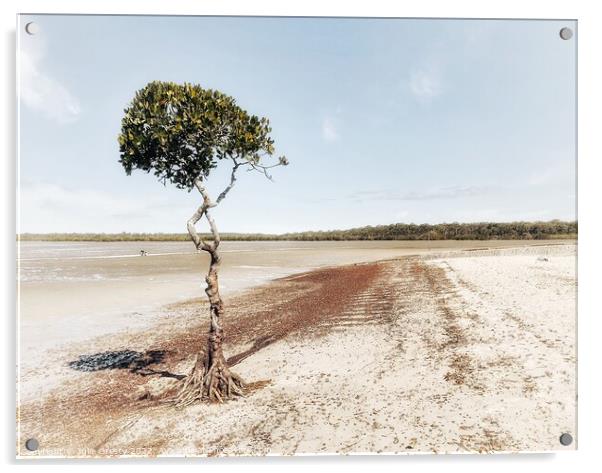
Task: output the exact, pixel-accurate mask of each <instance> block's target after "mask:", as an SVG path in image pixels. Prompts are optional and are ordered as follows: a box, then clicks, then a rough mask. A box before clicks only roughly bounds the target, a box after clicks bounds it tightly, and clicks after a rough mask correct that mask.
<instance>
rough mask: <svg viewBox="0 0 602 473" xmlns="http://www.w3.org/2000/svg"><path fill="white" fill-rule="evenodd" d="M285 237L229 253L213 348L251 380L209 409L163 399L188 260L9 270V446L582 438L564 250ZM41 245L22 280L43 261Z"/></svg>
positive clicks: (420, 448)
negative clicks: (14, 398) (87, 270)
mask: <svg viewBox="0 0 602 473" xmlns="http://www.w3.org/2000/svg"><path fill="white" fill-rule="evenodd" d="M294 243H295V245H296V246H293V245H290V247H289V248H286V249H285V250H283V251H282V253H278V252H277V251H274V249H273V248H271V249H269V251H268V249H266V252H268V253H269V254H270V255H271V256H270V259H267V260H266V259H265V258H259V259H258V258H257V255H254V254H252V252H248V251H242V249H243V248H240V249H238V250H239V251H240V253H238V254H237V259H236V260H235V263H232V264H230V263H226V264H225V267H224V271H223V275H222V281H223V284H224V286H225V291H224V292H225V303H226V308H227V315H226V317H227V318H226V320H225V332H226V336H227V338H226V340H225V350H226V355H227V357H228V362H229V364H230V365H231V366H233V369H234V370H235V371H236V372H237V373H238V374H239V375H241V376H242V377H243V378H244V379H245V380H246V381H247V382H248V383H250V385H249V386H250V389H249V392H248V393H247V396H246V397H245V398H243V399H240V400H236V401H232V402H228V403H226V404H223V405H207V404H198V405H193V406H190V407H187V408H184V409H176V408H175V407H173V406H172V405H170V404H169V403H166V401H169V399H171V398H172V397H173V394H174V390H175V389H176V388H177V385H178V382H179V380H180V379H181V378H182V377H183V376H184V375H186V374H187V373H188V371H189V370H190V367H191V366H192V364H193V362H194V354H195V353H196V352H197V351H198V349H199V348H200V347H203V346H204V342H205V332H206V329H207V320H208V318H207V303H206V301H205V299H204V298H203V297H201V296H202V295H203V294H202V292H201V289H202V288H201V287H200V285H201V283H202V268H203V266H202V261H193V263H190V261H189V260H190V258H189V257H188V256H189V255H186V254H185V255H178V253H177V251H174V252H173V253H175V254H171V255H163V256H159V255H158V256H155V257H149V258H137V259H135V258H119V257H117V258H109V259H107V258H103V259H101V260H99V261H101V262H102V264H101V265H99V266H98V267H101V268H102V267H105V269H104V270H102V269H101V270H100V271H98V273H97V274H101V275H102V274H112V275H113V276H112V277H110V278H104V279H102V278H99V280H98V281H97V282H96V283H93V282H91V281H90V278H89V275H88V277H86V278H80V279H78V278H79V276H78V275H81V274H82V268H81V267H78V265H81V264H83V263H84V262H85V260H86V259H85V258H82V259H77V255H75V254H74V255H66V256H65V255H63V256H61V257H62V258H69V257H71V258H73V259H71V260H69V261H71V263H70V266H69V267H71V268H72V274H67V276H68V277H71V279H67V281H69V283H68V284H66V283H64V284H63V285H57V286H52V284H51V283H49V282H48V281H43V280H36V279H35V278H34V279H33V280H31V281H26V282H22V284H21V291H22V292H21V294H22V298H23V299H24V300H23V301H22V307H21V310H22V312H21V317H22V319H21V320H22V324H21V340H20V343H21V350H22V351H21V356H20V366H19V370H20V371H19V373H20V379H19V397H20V401H21V406H20V409H19V412H18V420H19V421H20V425H19V432H18V439H17V441H18V446H17V449H18V454H19V455H22V456H31V455H37V456H64V455H67V456H121V455H133V456H140V455H209V456H213V455H264V454H282V455H295V454H306V453H330V454H346V453H364V452H381V453H407V452H438V453H443V452H513V451H520V450H538V451H541V450H557V449H559V448H564V449H567V448H568V449H573V448H575V446H576V443H573V445H571V446H570V447H561V446H560V445H559V443H558V437H559V435H560V434H561V433H563V432H570V433H572V434H573V436H574V437H576V434H577V432H576V412H575V411H576V399H575V397H576V379H575V363H576V352H575V339H574V336H575V328H576V327H575V321H576V290H577V281H576V257H575V256H576V255H575V252H576V246H575V245H574V244H572V243H567V242H559V243H556V244H546V243H545V242H529V245H527V244H526V242H514V243H512V244H510V243H501V244H497V242H496V244H494V243H493V242H479V244H474V245H472V246H471V247H470V248H468V245H465V247H462V246H461V245H457V246H456V247H449V245H448V246H446V245H440V246H438V245H437V244H436V242H423V243H424V244H425V245H424V248H416V247H414V248H407V247H403V246H397V247H396V246H394V245H390V246H387V245H382V244H381V245H380V246H378V244H377V242H373V245H374V247H373V248H370V249H369V251H368V250H366V248H363V249H362V248H361V247H355V248H354V242H341V243H347V244H348V245H347V246H349V247H350V248H344V247H342V248H339V249H338V250H337V251H333V248H332V247H328V245H325V246H324V247H320V248H311V247H310V250H307V249H303V248H304V245H303V244H297V242H294ZM381 243H382V242H381ZM340 246H344V245H340ZM299 248H300V249H299ZM230 249H232V250H233V251H237V248H235V247H232V248H230ZM176 250H177V249H176ZM285 253H286V255H287V257H288V258H289V259H288V260H287V261H288V263H287V264H286V265H284V264H283V263H282V260H279V259H278V258H280V256H279V255H284V254H285ZM291 255H292V256H291ZM117 256H119V254H118V255H117ZM27 258H31V259H30V260H29V261H30V263H28V260H27ZM36 258H38V257H37V256H36V255H35V254H33V255H31V254H30V255H27V254H26V255H23V254H22V260H23V261H22V264H23V265H25V266H26V268H27V265H28V264H30V267H29V269H31V272H29V273H27V274H28V275H30V274H38V273H36V271H35V270H37V269H40V273H42V274H43V273H44V272H45V271H46V272H47V271H48V268H49V267H50V266H51V265H52V263H51V260H48V261H41V259H39V258H38V259H36ZM161 258H165V261H169V262H170V265H166V264H163V265H159V266H162V267H163V268H164V270H163V271H162V272H161V273H159V274H157V272H156V269H152V268H156V267H157V262H158V261H159V260H160V259H161ZM168 258H169V260H168ZM200 258H201V256H199V259H200ZM231 261H234V260H232V259H231ZM257 261H262V263H261V264H257ZM88 263H89V258H88ZM126 263H127V264H136V265H138V266H136V268H137V269H136V272H135V274H133V273H132V272H131V271H132V269H131V267H130V268H129V269H128V270H127V271H129V272H127V271H126V270H124V265H126ZM192 264H195V265H196V266H195V270H196V271H197V272H196V273H194V272H192V271H191V270H190V267H189V266H188V265H192ZM45 265H46V266H45ZM48 265H50V266H48ZM107 265H108V266H107ZM146 265H148V267H147V266H146ZM107 268H108V269H107ZM145 268H146V269H145ZM103 271H104V273H103ZM119 271H122V273H119ZM145 271H147V272H145ZM67 273H68V271H67ZM241 273H242V274H244V275H245V277H244V278H240V279H236V278H235V277H234V276H233V275H234V274H239V275H240V274H241ZM95 274H96V273H95ZM184 274H186V275H187V276H185V277H183V275H184ZM150 278H154V279H150ZM116 281H117V282H116ZM153 281H154V282H153ZM57 284H58V283H57ZM65 284H66V285H65ZM145 285H146V286H148V287H147V288H146V292H143V293H142V294H141V293H139V292H138V291H139V290H140V288H141V287H143V286H145ZM66 287H68V288H71V289H69V291H72V292H69V294H71V295H72V297H71V298H69V297H66V294H67V293H66V292H65V293H61V290H62V291H67V289H65V288H66ZM59 288H62V289H61V290H58V289H59ZM73 288H75V289H73ZM174 292H177V293H178V294H179V295H180V297H178V298H174V297H173V294H174ZM134 293H135V294H134ZM73 294H79V295H77V296H74V295H73ZM102 294H104V295H105V297H104V298H102V297H101V296H100V295H102ZM145 294H150V295H146V296H145ZM153 294H154V296H155V297H153V296H152V295H153ZM44 295H47V296H48V297H49V298H50V299H46V303H48V300H50V301H51V302H52V301H54V302H56V304H54V303H53V304H48V305H51V306H52V307H53V309H52V310H54V311H55V312H54V313H50V314H48V313H43V307H45V306H46V305H45V304H44V303H43V301H44V299H43V296H44ZM95 297H96V298H95ZM28 298H29V299H28ZM52 298H54V299H52ZM166 298H169V303H167V302H166ZM41 301H42V302H41ZM86 301H87V305H86V303H85V302H86ZM90 301H93V303H91V302H90ZM59 302H60V304H59ZM97 302H98V303H97ZM119 306H122V308H121V311H120V310H119ZM57 307H58V308H57ZM84 308H87V309H88V311H87V312H84V310H83V309H84ZM99 313H101V314H102V316H99V315H98V314H99ZM70 317H71V319H70ZM70 320H71V322H70ZM75 320H77V323H76V322H74V321H75ZM31 437H35V438H36V439H37V440H38V441H39V442H40V449H39V450H38V451H37V452H28V451H26V450H25V449H24V448H22V445H23V444H24V442H25V440H26V439H28V438H31Z"/></svg>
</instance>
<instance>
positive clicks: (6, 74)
mask: <svg viewBox="0 0 602 473" xmlns="http://www.w3.org/2000/svg"><path fill="white" fill-rule="evenodd" d="M597 3H598V2H595V1H575V0H573V1H569V0H565V1H563V2H560V1H555V0H548V1H541V0H531V1H528V2H527V1H525V0H505V1H498V0H496V1H488V2H483V1H478V0H455V1H453V2H451V1H445V0H422V1H406V2H392V1H388V2H387V1H385V0H370V1H369V2H367V1H363V2H361V1H356V0H347V1H334V0H331V1H327V0H305V1H275V0H253V1H244V0H236V1H235V0H231V1H227V0H225V1H221V2H219V1H209V0H206V1H202V0H196V1H192V0H170V1H164V0H163V1H161V0H145V1H143V0H131V1H124V0H104V1H96V0H95V1H87V2H81V1H74V0H69V1H65V0H54V1H53V2H48V1H43V0H36V1H27V0H22V1H20V2H17V1H16V0H3V1H2V2H0V8H1V9H2V15H1V16H0V21H1V22H2V37H3V39H4V47H3V49H2V54H3V66H4V67H2V70H3V73H2V85H3V87H2V91H3V93H4V100H3V101H2V102H3V103H4V113H3V114H2V118H1V120H2V125H3V126H2V127H1V129H2V139H1V140H0V143H2V144H3V145H4V150H5V153H4V155H5V159H4V161H3V165H4V169H3V171H4V172H3V174H2V175H3V178H4V182H3V184H4V185H3V192H4V199H3V202H4V206H5V212H4V221H3V223H4V231H3V232H2V233H1V235H2V263H3V264H2V268H3V271H2V278H3V284H2V295H3V301H4V302H5V304H4V308H5V313H4V323H5V330H4V335H5V343H4V348H5V350H6V351H5V353H4V359H5V360H7V364H8V366H6V368H7V369H5V375H4V376H3V377H2V381H3V386H2V390H1V392H2V395H3V396H4V397H5V398H6V399H4V400H5V401H6V402H4V403H3V406H4V409H3V410H2V416H3V417H2V433H3V441H2V446H3V449H4V451H3V456H2V458H3V459H4V461H5V462H6V463H9V464H13V465H10V466H9V467H10V468H12V467H13V466H14V463H15V461H14V460H13V458H14V446H15V432H14V418H15V411H14V406H15V403H14V401H15V397H14V394H13V393H14V379H15V378H14V376H15V373H14V371H13V370H12V367H13V366H15V364H14V361H15V352H14V348H15V347H14V335H15V329H16V327H15V323H14V317H15V301H16V299H15V291H16V285H15V256H16V254H15V174H16V164H15V155H16V150H15V145H16V140H15V134H16V130H15V112H16V109H15V107H16V101H15V76H14V68H15V39H14V38H15V36H14V31H15V23H16V21H15V14H16V13H17V12H22V13H88V14H91V13H100V14H108V13H122V14H136V13H145V14H205V15H210V14H212V15H218V14H219V15H283V16H394V17H454V18H463V17H478V18H564V19H577V20H578V21H579V81H578V84H579V140H578V143H579V173H578V174H579V192H578V199H579V227H580V228H579V230H580V231H579V255H580V258H579V332H580V338H579V350H578V352H579V375H580V376H579V433H578V436H579V451H578V452H562V453H557V454H554V455H540V454H534V455H533V454H522V455H495V456H467V455H460V456H424V455H421V456H412V457H390V456H384V457H375V456H370V457H355V456H354V457H322V456H315V457H298V458H294V459H289V458H269V459H261V458H251V459H248V458H240V459H236V458H234V459H219V460H217V459H205V460H203V459H198V460H168V459H160V460H158V461H156V462H155V463H156V464H153V462H152V461H147V460H123V461H120V462H118V463H113V464H111V468H115V469H116V470H117V471H120V470H121V471H124V470H126V469H128V470H130V469H132V468H140V469H142V468H144V470H148V469H153V468H161V469H164V468H165V466H166V464H169V463H177V464H178V467H193V468H196V469H198V468H199V467H201V468H203V467H205V468H208V467H218V466H219V467H220V468H225V469H232V470H235V469H236V470H240V469H241V468H245V470H247V471H248V470H250V471H260V470H261V471H265V470H271V469H282V468H287V469H291V470H305V469H307V468H312V467H318V466H324V467H327V468H328V469H334V470H338V469H340V470H343V469H345V470H352V471H353V470H360V469H361V470H365V469H366V467H368V468H369V467H377V468H379V469H380V468H383V469H391V470H393V469H399V468H404V467H410V468H412V467H413V468H416V467H417V468H420V469H421V470H423V471H424V470H426V471H431V470H440V469H441V468H445V469H449V468H461V469H462V471H465V472H469V471H479V472H481V471H482V470H483V469H487V470H488V471H492V472H494V471H504V472H507V470H508V469H510V468H511V469H515V468H517V467H518V468H521V467H532V468H533V467H535V468H537V467H544V468H545V469H546V471H549V472H554V471H562V472H566V471H575V470H576V471H580V470H582V469H583V470H586V469H589V466H590V465H592V466H593V465H595V464H598V465H599V464H600V463H601V462H600V461H599V459H598V458H597V455H596V453H597V447H598V442H599V441H600V440H602V439H601V436H600V435H599V434H598V432H599V430H600V428H599V427H600V424H599V422H600V421H601V420H602V419H601V416H600V411H601V409H600V405H601V401H600V399H602V395H601V394H602V393H600V385H601V382H600V377H601V376H602V374H600V371H601V370H600V368H599V366H598V364H597V361H598V360H602V356H601V351H600V347H601V345H602V343H600V341H599V340H598V338H599V337H600V335H601V330H600V328H601V323H600V320H601V317H602V311H601V310H600V309H601V304H600V300H599V298H597V297H596V296H597V292H599V285H600V284H599V282H598V281H599V280H600V275H599V271H600V270H601V268H602V264H601V263H602V261H600V260H601V258H600V254H601V253H602V252H601V251H600V248H597V247H596V244H598V240H599V238H600V237H602V228H601V224H600V218H601V213H600V204H599V202H602V198H601V197H602V196H601V195H600V188H601V187H602V185H601V183H600V178H601V177H602V173H600V170H601V167H600V159H602V150H601V147H600V136H601V135H602V120H601V119H600V111H601V110H602V103H601V97H600V85H599V84H602V74H601V70H602V66H601V61H600V57H602V52H601V51H600V46H601V45H602V17H601V16H600V14H599V12H598V9H597V8H596V4H597ZM20 463H21V466H23V467H24V468H25V469H26V470H27V469H31V468H35V469H36V471H37V470H38V469H39V468H40V467H41V465H42V464H44V465H48V467H50V468H60V469H61V470H65V469H67V470H69V469H77V470H79V469H81V467H82V466H84V465H86V466H88V467H93V468H94V467H95V468H106V466H107V464H106V462H104V461H103V462H98V461H96V462H89V461H83V460H76V461H39V462H36V463H33V464H32V463H30V462H24V461H21V462H20ZM59 465H60V466H59Z"/></svg>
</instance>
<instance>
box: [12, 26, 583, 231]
mask: <svg viewBox="0 0 602 473" xmlns="http://www.w3.org/2000/svg"><path fill="white" fill-rule="evenodd" d="M32 21H33V22H35V24H36V26H37V31H36V33H35V34H33V35H30V34H28V33H26V32H25V28H24V26H25V25H26V24H27V23H29V22H32ZM564 26H569V27H571V28H572V29H573V30H575V27H576V24H575V23H574V22H571V21H498V20H418V19H414V20H409V19H407V20H402V19H342V18H341V19H336V18H330V19H327V18H313V19H311V18H296V19H294V18H226V17H223V18H218V17H158V16H157V17H150V16H63V15H58V16H44V15H24V16H21V17H20V19H19V26H18V31H17V37H18V49H19V51H18V64H19V66H18V89H19V120H20V121H19V154H20V156H19V169H20V188H19V211H20V212H19V227H20V232H30V233H47V232H108V233H113V232H122V231H123V232H185V231H186V221H187V220H188V218H190V216H191V215H192V213H193V212H194V211H195V209H196V207H197V206H198V205H199V204H200V203H201V199H200V195H199V194H198V193H196V192H190V193H189V192H187V191H185V190H179V189H176V188H175V187H173V186H170V185H169V184H168V185H167V186H163V184H161V183H159V182H158V181H157V180H156V178H155V177H154V176H153V175H149V174H146V173H144V172H141V171H134V172H133V173H132V175H131V176H127V175H126V174H125V172H124V170H123V168H122V166H121V165H120V164H119V162H118V160H119V146H118V143H117V136H118V134H119V131H120V126H121V118H122V115H123V110H124V108H125V107H126V106H127V105H128V103H129V102H130V101H131V100H132V98H133V96H134V93H135V92H136V90H138V89H140V88H142V87H144V86H145V85H146V84H147V83H148V82H150V81H154V80H164V81H173V82H178V83H182V82H191V83H197V84H200V85H201V86H203V87H206V88H213V89H219V90H220V91H222V92H224V93H226V94H228V95H231V96H233V97H235V98H236V100H237V103H238V104H239V105H240V106H241V107H242V108H244V109H246V110H247V111H249V112H250V113H252V114H255V115H259V116H265V117H267V118H269V119H270V122H271V126H272V130H273V131H272V136H273V138H274V140H275V144H276V151H277V154H278V155H280V154H284V155H286V157H287V158H288V159H289V161H290V165H289V166H287V167H282V168H276V169H275V170H274V172H273V177H274V179H273V182H271V181H268V180H266V179H265V177H263V176H261V175H260V174H258V173H242V175H241V176H240V177H239V179H238V181H237V183H236V187H235V188H234V189H233V190H232V191H231V192H230V194H228V197H227V198H226V199H225V200H224V201H222V203H221V204H220V205H219V207H218V208H217V209H215V210H214V212H213V213H214V217H215V219H216V222H217V224H218V227H219V229H220V231H226V232H263V233H284V232H289V231H304V230H328V229H345V228H353V227H359V226H364V225H383V224H390V223H399V222H404V223H442V222H481V221H495V222H504V221H516V220H551V219H563V220H574V219H575V218H576V213H575V208H576V185H575V179H576V176H575V171H576V169H575V143H576V141H575V139H576V135H575V87H576V84H575V66H576V38H575V37H573V38H572V39H571V40H568V41H565V40H562V39H561V38H560V36H559V30H560V29H561V28H562V27H564ZM224 164H226V163H224ZM229 171H230V170H229V169H228V167H227V166H225V167H224V168H219V169H216V170H215V172H214V173H212V174H211V176H210V177H209V180H208V181H207V187H208V188H209V190H210V192H212V193H213V194H214V195H216V194H217V193H219V192H220V191H221V190H222V189H223V188H224V187H225V186H226V185H227V183H228V179H229Z"/></svg>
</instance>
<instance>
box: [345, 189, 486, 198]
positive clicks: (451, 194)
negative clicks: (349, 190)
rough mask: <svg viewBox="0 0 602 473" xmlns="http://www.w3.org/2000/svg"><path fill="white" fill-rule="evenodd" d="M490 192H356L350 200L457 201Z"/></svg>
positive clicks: (463, 190)
mask: <svg viewBox="0 0 602 473" xmlns="http://www.w3.org/2000/svg"><path fill="white" fill-rule="evenodd" d="M490 191H491V188H490V187H484V186H451V187H441V188H437V189H430V190H426V191H410V192H399V191H391V190H386V191H358V192H355V193H353V194H352V195H351V196H350V198H352V199H354V200H399V201H409V200H437V199H457V198H460V197H473V196H478V195H483V194H486V193H488V192H490Z"/></svg>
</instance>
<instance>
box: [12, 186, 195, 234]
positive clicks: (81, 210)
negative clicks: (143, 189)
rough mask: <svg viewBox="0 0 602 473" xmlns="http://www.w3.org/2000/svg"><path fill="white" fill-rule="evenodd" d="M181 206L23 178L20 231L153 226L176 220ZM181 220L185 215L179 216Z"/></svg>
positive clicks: (123, 228)
mask: <svg viewBox="0 0 602 473" xmlns="http://www.w3.org/2000/svg"><path fill="white" fill-rule="evenodd" d="M179 211H180V209H176V208H174V207H173V206H172V205H166V203H165V199H164V198H163V197H160V196H157V197H150V198H149V196H141V197H140V198H134V197H131V196H120V195H115V193H110V192H106V191H102V190H97V189H88V188H81V187H75V186H73V187H71V186H69V187H67V186H63V185H58V184H53V183H48V182H31V181H24V182H23V181H22V182H21V188H20V214H21V219H20V220H21V231H22V232H32V233H36V232H70V231H97V230H98V229H102V230H103V231H115V232H120V231H124V230H135V229H136V228H138V225H140V228H143V229H145V230H146V229H148V228H154V227H155V226H156V222H158V221H164V222H167V223H168V224H171V223H173V221H176V223H178V222H177V218H174V215H176V214H178V212H179ZM181 218H182V219H183V218H184V216H182V217H181Z"/></svg>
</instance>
